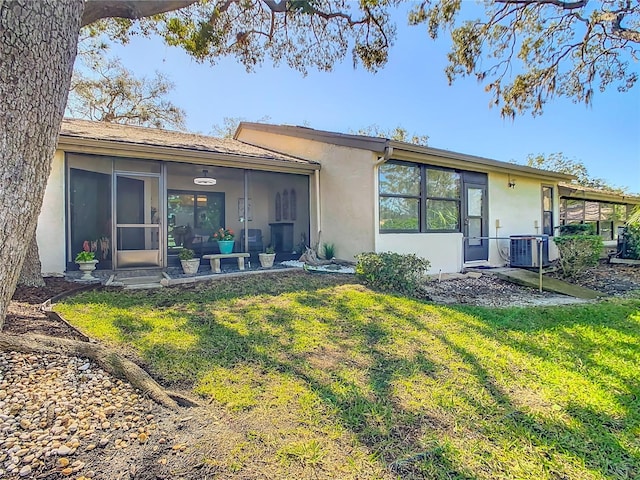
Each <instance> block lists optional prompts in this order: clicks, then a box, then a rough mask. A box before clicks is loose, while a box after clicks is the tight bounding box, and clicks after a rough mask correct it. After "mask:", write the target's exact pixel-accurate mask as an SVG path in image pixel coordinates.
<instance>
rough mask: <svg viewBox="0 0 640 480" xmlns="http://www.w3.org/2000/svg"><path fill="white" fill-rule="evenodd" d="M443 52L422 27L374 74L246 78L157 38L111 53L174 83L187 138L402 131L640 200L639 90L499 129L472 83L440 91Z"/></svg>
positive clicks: (502, 123)
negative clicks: (563, 158)
mask: <svg viewBox="0 0 640 480" xmlns="http://www.w3.org/2000/svg"><path fill="white" fill-rule="evenodd" d="M448 46H449V42H448V39H447V38H442V39H439V40H438V41H436V42H434V41H432V40H430V39H429V37H428V35H427V33H426V30H425V28H424V27H408V26H404V25H401V24H399V25H398V37H397V40H396V44H395V46H394V47H393V49H392V50H391V53H390V58H389V63H388V64H387V66H386V67H385V68H384V69H383V70H381V71H379V72H378V73H376V74H372V73H369V72H367V71H366V70H364V69H363V68H358V69H354V68H353V65H352V62H351V58H350V56H348V58H346V59H345V60H344V62H342V63H341V64H338V65H336V67H335V69H334V71H333V72H330V73H324V72H316V71H310V72H309V75H308V76H306V77H303V76H302V75H301V74H300V73H298V72H297V71H294V70H291V69H290V68H288V67H287V66H280V67H277V68H274V67H273V66H272V65H270V64H266V63H265V64H264V65H263V66H262V67H259V68H258V69H257V70H256V72H254V73H247V72H246V70H245V69H244V67H243V66H242V65H240V64H239V63H238V62H237V61H236V60H234V59H231V58H229V59H221V60H220V61H219V62H218V63H217V64H216V65H214V66H211V65H210V64H208V63H205V64H198V63H196V62H195V61H193V60H192V59H191V58H190V57H189V56H188V55H187V54H185V53H183V52H182V51H181V50H179V49H177V48H172V47H167V46H166V45H165V44H164V43H163V42H162V41H161V40H159V39H157V38H154V39H143V38H135V39H133V40H132V41H131V42H130V43H129V44H128V45H127V46H125V47H123V46H119V45H114V46H112V48H111V52H110V54H111V55H114V56H118V57H120V58H121V60H122V62H123V64H124V65H125V67H127V68H129V69H131V70H132V71H134V72H135V73H136V75H148V76H151V75H152V74H153V73H154V72H155V71H160V72H163V73H164V74H166V75H167V76H168V77H169V78H170V79H171V80H172V81H173V82H174V83H175V89H174V90H173V92H172V93H171V95H170V99H171V100H172V101H173V102H174V103H175V104H176V105H177V106H179V107H181V108H183V109H184V110H185V111H186V113H187V126H188V129H189V130H191V131H194V132H200V133H205V134H208V133H210V132H211V129H212V127H213V126H214V125H222V122H223V119H224V117H243V118H245V119H247V120H250V121H255V120H258V119H259V118H261V117H264V116H268V117H270V119H269V123H275V124H289V125H306V126H309V127H311V128H316V129H322V130H330V131H336V132H344V133H348V132H350V131H355V130H357V129H359V128H363V127H366V126H368V125H371V124H376V125H378V126H380V127H381V128H385V129H392V128H394V127H396V126H402V127H403V128H405V129H407V130H408V131H409V133H417V134H421V135H422V134H425V135H429V145H430V146H432V147H436V148H444V149H448V150H453V151H457V152H462V153H467V154H472V155H479V156H483V157H488V158H493V159H496V160H502V161H516V162H519V163H521V162H523V161H524V159H525V158H526V156H527V154H530V153H532V154H539V153H543V154H549V153H554V152H563V153H564V154H565V155H567V156H568V157H570V158H575V159H577V160H580V161H582V162H584V164H585V165H586V166H587V168H588V170H589V173H590V175H591V176H593V177H599V178H604V179H606V180H607V181H608V182H609V183H611V184H614V185H617V186H623V187H627V188H628V189H629V190H630V191H631V192H635V193H640V85H637V86H636V87H635V88H634V89H633V90H632V91H631V92H627V93H618V92H617V91H615V89H611V90H610V91H607V92H606V93H604V94H602V93H597V94H596V95H595V97H594V100H593V104H592V106H590V107H586V106H585V105H584V104H574V103H572V102H571V101H570V100H567V99H564V98H556V99H555V100H552V101H551V103H549V104H547V106H546V107H545V110H544V114H543V115H542V116H539V117H532V116H531V115H530V114H525V115H524V116H519V117H516V119H515V120H513V121H512V120H504V119H502V118H501V117H500V113H499V110H498V109H496V108H489V101H490V97H489V95H488V94H486V93H485V92H484V88H483V86H482V85H480V84H478V83H477V82H476V81H475V80H474V79H472V78H468V79H462V80H458V81H456V82H455V83H454V84H453V86H448V85H447V80H446V77H445V75H444V67H445V65H446V53H447V50H448ZM631 68H635V69H638V70H640V65H639V64H638V63H637V62H636V63H635V64H633V63H632V65H631Z"/></svg>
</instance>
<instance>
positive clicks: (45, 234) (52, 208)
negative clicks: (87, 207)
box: [36, 151, 66, 275]
mask: <svg viewBox="0 0 640 480" xmlns="http://www.w3.org/2000/svg"><path fill="white" fill-rule="evenodd" d="M64 204H65V201H64V153H63V152H61V151H57V152H56V153H55V155H54V157H53V162H52V165H51V173H50V174H49V181H48V182H47V188H46V190H45V192H44V201H43V204H42V210H41V211H40V216H39V217H38V227H37V230H36V239H37V241H38V249H39V250H40V261H41V262H42V272H43V274H45V275H60V274H62V273H64V271H65V261H66V258H65V239H66V233H65V225H66V221H65V210H64Z"/></svg>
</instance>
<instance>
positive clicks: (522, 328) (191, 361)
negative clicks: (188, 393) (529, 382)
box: [68, 276, 640, 480]
mask: <svg viewBox="0 0 640 480" xmlns="http://www.w3.org/2000/svg"><path fill="white" fill-rule="evenodd" d="M312 278H313V276H312ZM321 279H322V280H320V281H318V282H316V283H313V284H312V285H309V283H308V282H303V283H304V285H305V288H301V284H298V283H295V284H294V285H292V286H291V288H287V289H286V290H287V292H288V293H290V294H291V295H290V296H289V297H287V298H286V300H285V299H280V298H279V299H278V300H277V301H275V303H274V304H273V305H269V306H267V307H265V306H264V305H263V304H264V303H268V302H267V301H266V300H265V299H264V298H263V299H260V298H258V297H254V295H255V294H256V288H258V287H260V286H259V285H257V284H254V285H252V286H251V287H250V288H247V289H246V290H243V289H240V293H239V294H236V295H234V294H232V293H231V292H230V291H227V290H225V289H224V288H223V289H218V291H217V292H208V291H205V290H200V291H198V290H195V289H194V291H193V292H187V294H186V296H184V295H183V296H180V297H179V298H180V304H179V305H176V303H175V302H174V303H170V302H171V300H172V299H171V297H169V298H166V297H165V298H163V297H162V295H153V296H149V295H139V296H136V297H135V300H131V301H129V300H127V301H125V302H124V303H125V304H128V305H130V306H134V305H135V306H136V307H141V306H147V307H152V308H164V307H166V308H167V315H168V316H169V318H170V319H171V320H172V321H173V322H176V324H178V323H179V322H183V323H180V324H181V325H183V328H184V329H185V330H186V331H187V333H188V334H189V335H190V336H191V337H193V342H192V343H188V344H185V345H183V346H178V345H176V344H175V343H173V342H172V341H171V340H167V341H163V342H156V343H155V344H153V345H151V344H149V343H145V341H144V339H143V337H144V336H145V334H146V333H148V329H149V328H150V327H149V325H148V322H144V321H142V322H138V321H136V320H135V318H130V317H128V316H125V317H122V318H118V319H116V321H115V322H114V324H115V326H116V327H117V328H118V329H119V330H120V332H121V333H122V335H123V337H124V338H126V339H127V340H129V341H132V342H134V343H135V344H136V346H137V348H138V349H139V352H140V354H141V356H142V357H143V359H144V360H145V361H146V362H149V363H150V364H151V365H153V366H154V371H155V372H166V371H172V369H175V365H176V363H177V364H179V365H186V367H184V368H183V367H181V368H183V369H182V370H180V371H179V372H174V374H172V375H169V376H167V377H166V378H165V380H168V381H173V382H175V381H179V380H183V381H188V382H192V383H193V384H197V383H198V382H201V381H202V379H203V377H204V376H205V375H206V374H207V372H209V371H213V370H215V369H217V368H223V369H227V370H228V371H233V370H234V369H236V368H239V367H245V366H246V367H247V368H248V369H250V370H252V371H258V370H259V373H256V376H259V375H262V376H264V375H263V373H264V372H267V373H270V374H271V375H272V376H274V378H275V377H278V376H282V377H287V378H288V379H292V381H295V382H298V383H300V384H301V385H303V386H304V388H305V389H307V390H308V391H309V392H310V393H312V394H313V395H314V396H316V397H317V398H318V399H319V400H320V402H321V404H322V405H323V411H324V412H325V413H323V414H322V415H331V418H327V421H337V422H338V423H339V424H340V425H342V426H343V427H344V428H346V429H348V430H349V431H351V432H353V433H354V434H355V435H356V436H357V438H358V439H359V441H360V442H362V444H364V445H366V446H367V447H368V448H369V449H370V451H372V452H373V453H374V456H375V458H379V459H381V460H382V463H383V464H384V465H385V467H387V468H388V469H389V470H390V471H391V472H393V473H394V474H397V475H399V476H400V477H401V478H404V479H413V478H416V479H417V478H433V479H449V478H457V479H464V480H472V479H474V478H476V476H475V473H474V469H476V468H477V469H479V470H478V472H479V473H478V474H479V475H480V472H482V475H481V476H486V473H487V471H489V472H490V473H489V475H491V476H496V477H497V476H502V477H509V476H510V475H512V474H513V472H511V471H510V470H509V466H508V464H504V465H503V464H501V463H500V462H501V460H502V459H501V458H500V455H501V452H503V450H501V448H504V447H503V446H504V445H513V446H514V448H515V449H516V450H517V451H521V452H527V453H531V452H530V451H533V455H532V459H531V460H530V461H531V462H533V464H534V466H536V467H537V468H538V469H539V470H540V472H547V473H548V472H549V471H551V472H555V473H554V475H557V476H558V478H560V477H563V476H565V477H566V476H567V475H569V476H570V473H568V472H567V471H564V466H563V462H564V461H565V460H571V461H572V462H573V463H574V464H576V465H583V466H584V468H586V469H589V470H594V471H597V472H600V473H601V474H602V475H604V476H607V477H609V478H618V479H627V478H628V479H631V478H637V477H638V476H640V459H639V458H638V456H637V454H636V453H634V454H632V453H630V448H629V447H625V446H623V445H622V444H621V439H623V438H625V437H628V442H627V443H630V444H633V442H634V440H633V439H632V437H633V435H632V433H631V432H633V431H634V429H636V428H637V427H638V425H639V424H640V413H638V399H639V398H640V391H639V389H638V383H637V380H638V379H637V378H636V379H635V380H636V383H633V379H631V378H627V377H625V376H624V375H622V374H621V373H620V372H616V371H615V370H614V369H612V367H610V366H607V365H604V364H602V363H601V362H598V360H597V356H596V355H595V353H597V351H598V348H599V344H598V343H597V342H595V341H591V340H587V339H580V340H578V339H577V338H569V337H567V339H566V346H565V351H564V352H562V355H563V356H564V357H568V356H571V355H573V356H574V357H575V358H579V359H580V361H581V362H582V364H583V365H584V366H585V369H586V373H585V372H580V373H581V374H584V375H585V376H586V378H588V379H589V380H590V381H592V382H594V383H596V384H601V383H600V380H602V378H599V376H602V375H606V376H611V377H615V379H616V380H617V381H622V380H625V381H626V382H627V390H626V391H625V392H619V393H613V395H614V397H615V398H616V401H617V402H618V403H619V404H620V405H622V406H623V407H624V408H625V409H626V412H627V413H626V416H624V417H623V418H614V417H612V416H611V415H607V414H605V413H603V412H602V411H597V410H595V409H593V408H591V407H588V406H585V405H579V404H574V403H569V404H567V405H566V406H565V407H560V408H563V410H562V411H555V413H554V412H544V414H540V413H535V412H533V411H530V410H529V409H527V408H523V407H522V399H518V402H519V403H516V398H515V397H514V394H513V392H510V391H509V388H508V385H506V384H504V383H501V380H498V377H497V375H496V373H495V372H496V370H495V369H496V368H498V367H495V366H492V367H491V368H492V370H490V369H489V368H488V366H487V365H486V362H490V360H486V359H484V358H481V357H479V356H478V355H477V354H476V353H474V351H473V348H472V345H470V344H469V342H470V343H472V344H475V343H481V342H485V341H489V342H493V344H495V345H498V346H499V347H500V348H502V347H503V346H505V347H508V348H510V349H516V350H517V351H518V352H521V353H522V354H524V355H527V356H529V357H531V358H535V359H537V360H538V361H546V360H548V359H549V358H553V355H554V352H552V351H551V350H550V348H552V347H545V346H544V345H540V344H536V343H535V342H528V341H524V340H522V339H518V338H515V337H514V336H512V335H510V334H511V333H512V332H520V333H523V332H524V333H531V334H540V333H543V332H545V331H549V332H555V331H556V330H557V329H558V328H568V327H571V326H575V325H581V324H584V325H596V326H598V325H599V326H602V320H598V319H594V318H593V311H592V310H590V309H589V308H588V307H570V308H571V309H572V310H571V315H570V316H567V315H566V314H565V315H564V316H554V315H555V314H554V312H557V310H556V309H546V308H545V309H531V308H529V309H519V310H515V309H514V310H504V309H502V310H489V309H481V308H467V307H465V308H462V307H461V308H444V307H436V306H429V305H426V304H424V303H420V302H415V303H412V304H411V305H409V306H404V305H402V304H401V303H400V302H401V300H403V299H401V298H399V297H398V298H396V297H392V296H383V295H378V294H375V293H372V292H370V291H367V290H366V289H364V288H362V287H357V288H358V289H359V290H358V291H356V293H354V294H353V298H351V297H350V296H349V295H346V294H345V295H342V294H341V291H340V289H339V287H337V288H333V290H331V291H325V290H320V289H323V288H330V287H335V283H333V284H331V282H326V280H327V279H326V277H325V278H322V277H321ZM343 283H346V282H343ZM260 288H262V290H259V292H262V294H266V295H271V294H273V295H276V294H280V293H282V289H281V288H280V289H278V288H276V287H269V286H267V287H264V288H263V287H260ZM356 297H357V298H356ZM174 298H175V299H177V298H178V296H175V297H174ZM78 301H79V300H78ZM72 302H73V300H71V301H69V302H68V303H72ZM165 302H166V303H165ZM218 302H220V303H218ZM229 302H231V303H229ZM287 302H290V303H289V304H287ZM79 303H81V301H79ZM638 304H639V303H638V302H636V303H635V304H628V305H627V304H615V305H614V306H612V308H613V313H611V314H610V319H609V320H610V322H609V323H608V324H607V325H606V327H607V328H608V329H610V330H611V331H614V330H615V331H616V332H619V334H621V335H622V337H627V336H629V335H637V334H638V321H636V320H633V319H630V315H632V314H633V313H634V312H637V311H638ZM118 306H119V307H122V303H119V304H118ZM329 307H330V308H331V311H332V312H335V313H332V315H331V316H324V317H323V316H322V313H321V312H322V311H323V309H325V308H329ZM363 311H365V312H366V313H365V314H364V315H363ZM449 312H453V313H454V314H455V316H456V318H455V319H454V321H453V322H452V323H450V324H448V325H449V328H446V326H445V327H442V326H440V325H439V326H437V327H436V326H434V323H435V321H432V320H433V319H434V318H435V316H447V315H449ZM567 318H569V320H568V321H567V320H566V319H567ZM559 322H561V323H559ZM151 328H152V329H153V328H154V327H153V326H151ZM305 328H307V329H308V330H309V331H311V332H312V334H309V335H307V336H309V337H310V338H307V336H305ZM414 336H415V340H414ZM622 337H621V338H620V339H619V340H617V342H618V343H616V342H613V343H612V344H611V346H609V347H607V349H608V350H609V351H610V352H615V351H616V349H617V348H618V347H620V346H622V347H624V349H625V353H624V355H625V359H626V360H627V361H629V362H631V361H634V360H635V361H637V360H638V355H640V353H639V351H638V350H639V349H638V345H637V344H634V343H633V342H632V341H629V342H627V341H626V340H625V339H624V338H622ZM465 339H466V340H465ZM136 342H137V343H136ZM412 342H413V343H412ZM420 342H422V343H420ZM625 342H626V343H628V344H625ZM325 346H326V348H327V350H323V348H325ZM600 347H601V345H600ZM405 350H406V351H405ZM627 351H628V352H627ZM438 352H446V354H447V355H448V357H447V356H443V357H440V356H438ZM323 355H324V356H325V357H326V358H321V359H320V360H321V361H322V363H321V367H318V366H314V364H313V363H312V362H311V357H313V356H316V357H318V356H319V357H322V356H323ZM501 355H508V353H502V354H501ZM178 359H179V361H177V360H178ZM185 359H186V361H185ZM450 359H454V360H455V361H460V362H462V366H461V367H456V368H460V369H461V370H463V371H464V374H465V375H466V377H465V381H466V382H467V383H456V381H457V377H455V375H456V372H453V371H450V369H449V367H450V364H449V360H450ZM483 362H484V363H483ZM636 365H637V364H636ZM247 371H248V370H247ZM240 372H242V370H240ZM502 373H503V374H504V373H505V371H502ZM467 377H468V378H467ZM413 378H419V379H420V378H422V379H425V380H426V379H431V380H433V381H434V382H451V384H452V385H451V387H450V388H451V389H452V390H451V394H452V395H454V396H455V402H460V403H462V404H464V405H468V406H469V409H468V410H465V411H464V415H467V414H469V415H470V416H469V418H463V416H462V415H463V413H462V410H460V411H458V410H456V406H455V405H452V406H451V407H450V408H448V407H443V406H442V405H440V406H439V407H440V410H439V409H437V408H432V409H431V410H430V411H427V409H426V408H423V409H417V408H413V409H410V408H408V407H407V406H406V401H407V399H399V398H398V394H397V392H396V390H395V389H396V385H397V384H398V382H402V381H404V380H408V379H413ZM214 380H216V381H217V380H218V379H214ZM250 380H251V379H247V378H243V376H242V375H240V374H239V375H238V379H235V380H233V381H231V388H230V391H231V393H230V394H231V395H233V394H234V392H233V388H234V387H237V389H238V390H240V388H239V387H240V386H246V385H249V386H248V387H247V391H246V394H247V395H248V398H246V399H244V400H245V403H241V404H240V405H241V407H239V408H243V409H246V410H251V409H254V408H259V407H260V405H261V404H262V403H264V401H265V400H264V397H265V396H266V395H267V394H268V392H266V389H268V388H269V386H270V385H269V383H268V380H264V383H262V384H260V383H259V382H256V383H251V381H250ZM243 382H246V383H243ZM470 386H471V388H473V389H474V390H469V388H470ZM425 388H426V387H425ZM416 395H418V394H416ZM408 400H412V399H408ZM413 400H416V399H413ZM424 401H425V402H429V401H430V399H429V398H424ZM455 402H454V403H455ZM222 403H224V401H223V402H222ZM292 408H293V407H292ZM326 412H332V413H331V414H327V413H326ZM438 412H444V413H438ZM469 412H471V413H469ZM276 415H277V413H276ZM554 415H555V416H554ZM278 421H280V420H279V419H277V418H276V419H274V420H273V422H274V423H277V422H278ZM481 441H484V442H485V443H483V444H481V443H480V442H481ZM465 447H468V450H469V451H464V449H465ZM472 449H475V451H473V452H471V450H472ZM469 455H475V460H474V461H471V462H469V461H467V459H468V458H469ZM518 460H519V459H513V461H514V462H516V463H517V461H518ZM487 469H489V470H487ZM558 469H559V470H558ZM523 473H527V474H529V473H531V472H523ZM516 476H517V475H516ZM567 478H569V477H567Z"/></svg>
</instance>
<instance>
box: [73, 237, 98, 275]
mask: <svg viewBox="0 0 640 480" xmlns="http://www.w3.org/2000/svg"><path fill="white" fill-rule="evenodd" d="M85 243H86V242H85ZM75 262H76V263H77V264H78V267H79V268H80V270H81V271H82V272H84V274H83V275H82V277H80V280H96V278H95V277H94V276H93V275H91V272H93V271H94V270H95V269H96V263H98V260H96V254H95V252H90V251H89V250H83V251H81V252H80V253H78V254H77V255H76V259H75Z"/></svg>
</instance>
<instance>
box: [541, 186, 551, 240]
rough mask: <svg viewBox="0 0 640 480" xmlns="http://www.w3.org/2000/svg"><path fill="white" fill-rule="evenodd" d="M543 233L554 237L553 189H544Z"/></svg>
mask: <svg viewBox="0 0 640 480" xmlns="http://www.w3.org/2000/svg"><path fill="white" fill-rule="evenodd" d="M542 233H543V234H544V235H549V236H552V235H553V187H545V186H543V187H542Z"/></svg>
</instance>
